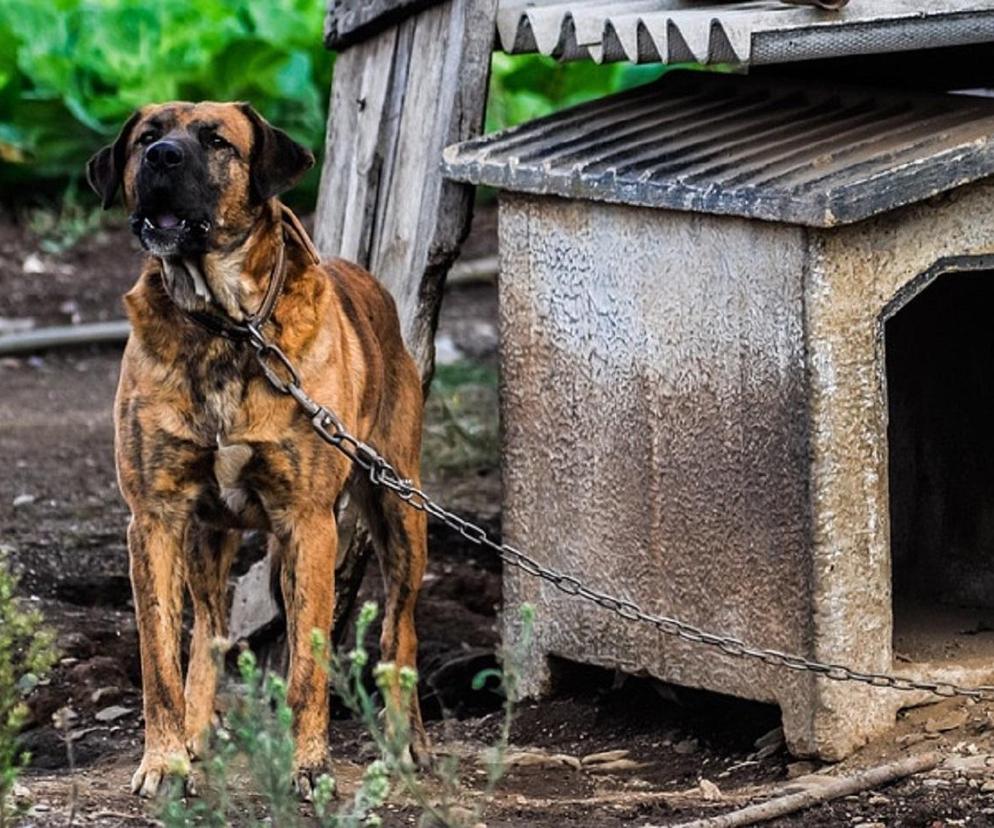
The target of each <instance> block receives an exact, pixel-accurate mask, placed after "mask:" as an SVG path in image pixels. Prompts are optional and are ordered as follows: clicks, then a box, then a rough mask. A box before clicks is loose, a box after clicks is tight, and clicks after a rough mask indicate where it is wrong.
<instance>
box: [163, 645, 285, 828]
mask: <svg viewBox="0 0 994 828" xmlns="http://www.w3.org/2000/svg"><path fill="white" fill-rule="evenodd" d="M238 671H239V674H240V676H241V680H242V687H241V693H240V694H239V696H238V699H237V701H236V703H235V704H234V705H233V706H232V708H231V709H230V710H229V711H228V713H227V714H226V715H225V720H224V726H223V727H222V728H219V729H218V730H217V731H215V733H214V739H213V743H212V747H211V751H210V754H209V755H208V756H207V758H206V759H205V761H204V762H203V763H202V772H203V785H202V792H201V795H200V796H199V797H198V798H195V799H191V800H189V801H186V800H184V799H183V787H184V782H183V780H182V779H181V778H179V777H180V776H181V774H177V775H176V776H175V777H174V778H173V779H172V780H171V781H170V786H169V788H168V791H167V794H166V797H165V801H164V804H163V807H162V811H161V813H160V814H159V818H160V819H161V820H162V823H163V825H164V826H165V828H193V826H206V828H225V826H227V825H230V824H231V823H230V821H229V820H230V816H231V810H232V808H233V806H234V796H233V793H232V790H231V788H232V781H233V778H234V776H235V774H236V771H237V770H238V769H242V768H244V770H245V771H247V775H248V778H249V780H250V781H251V785H252V790H253V793H255V794H256V795H258V796H259V797H261V798H262V800H263V802H264V804H265V807H266V810H267V812H268V814H269V818H270V820H271V821H270V822H269V823H268V824H272V825H286V826H292V825H295V824H296V820H297V801H296V794H295V793H294V790H293V751H294V741H293V712H292V711H291V710H290V707H289V705H288V704H287V701H286V683H285V682H284V681H283V679H281V678H279V677H278V676H275V675H272V674H270V673H263V671H262V670H261V669H260V668H259V666H258V664H257V663H256V660H255V657H254V656H253V655H252V653H251V652H250V651H248V650H246V651H244V652H242V653H241V654H240V655H239V656H238ZM249 824H253V825H262V824H266V823H261V822H253V823H249Z"/></svg>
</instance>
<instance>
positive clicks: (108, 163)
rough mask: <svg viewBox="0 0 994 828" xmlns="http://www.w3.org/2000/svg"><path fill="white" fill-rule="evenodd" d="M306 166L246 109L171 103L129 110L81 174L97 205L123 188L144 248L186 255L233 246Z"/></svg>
mask: <svg viewBox="0 0 994 828" xmlns="http://www.w3.org/2000/svg"><path fill="white" fill-rule="evenodd" d="M313 163H314V156H313V155H311V153H310V151H309V150H307V149H305V148H304V147H302V146H301V145H300V144H298V143H296V142H295V141H294V140H293V139H292V138H290V136H289V135H287V134H286V133H285V132H283V131H282V130H280V129H277V128H276V127H274V126H272V125H271V124H270V123H268V122H267V121H266V120H265V119H264V118H263V117H262V116H261V115H259V114H258V113H257V112H256V111H255V110H254V109H253V108H252V107H251V106H249V105H248V104H245V103H214V102H209V101H208V102H203V103H196V104H194V103H186V102H174V103H166V104H159V105H155V106H147V107H143V108H142V109H140V110H138V111H137V112H135V113H134V115H132V116H131V117H130V118H129V119H128V121H127V123H126V124H125V125H124V127H123V128H122V129H121V133H120V135H118V136H117V139H116V140H115V141H114V143H113V144H110V145H108V146H106V147H104V148H103V149H102V150H100V151H99V152H98V153H97V154H96V155H94V156H93V157H92V158H91V159H90V161H89V163H88V164H87V167H86V175H87V179H88V180H89V182H90V186H92V187H93V189H94V190H96V192H97V194H98V195H99V196H100V197H101V199H102V200H103V206H104V207H105V208H107V207H110V205H111V204H113V202H114V198H115V196H116V194H117V191H118V189H119V188H120V189H123V192H124V204H125V206H126V207H127V208H128V210H129V211H131V226H132V229H133V230H134V231H135V233H136V234H137V235H138V238H139V239H141V243H142V245H143V246H144V247H145V249H146V250H148V251H149V252H150V253H152V254H154V255H156V256H161V257H170V256H186V257H189V256H196V255H199V254H203V253H206V252H209V251H211V250H217V249H225V248H228V247H231V246H233V245H237V244H238V243H239V242H240V241H241V240H242V239H244V238H245V236H246V235H247V234H248V232H249V231H250V229H251V227H252V226H253V224H254V222H255V220H256V219H257V217H258V216H259V214H260V212H261V210H262V207H263V204H264V203H265V202H266V201H267V200H268V199H270V198H273V197H274V196H277V195H279V194H280V193H282V192H284V191H285V190H288V189H289V188H290V187H291V186H293V184H294V183H295V182H296V181H297V179H298V178H299V177H300V176H301V175H302V174H303V173H304V172H305V171H306V170H307V169H308V168H310V167H311V165H312V164H313Z"/></svg>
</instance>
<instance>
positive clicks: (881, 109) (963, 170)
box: [444, 72, 994, 227]
mask: <svg viewBox="0 0 994 828" xmlns="http://www.w3.org/2000/svg"><path fill="white" fill-rule="evenodd" d="M992 136H994V100H991V99H989V98H980V97H968V96H963V95H915V94H908V93H902V92H895V91H893V90H889V91H882V90H872V89H871V90H867V89H861V88H855V87H854V88H832V87H815V86H813V85H811V84H802V83H798V82H786V81H771V80H768V79H759V78H754V77H742V76H733V75H720V74H715V73H705V72H671V73H669V74H668V75H666V76H665V77H664V78H662V79H661V80H660V81H657V82H656V83H652V84H648V85H646V86H641V87H638V88H636V89H633V90H630V91H628V92H625V93H622V94H620V95H613V96H611V97H608V98H602V99H600V100H598V101H594V102H591V103H588V104H584V105H582V106H579V107H575V108H573V109H570V110H567V111H564V112H561V113H558V114H556V115H552V116H550V117H548V118H543V119H540V120H537V121H532V122H531V123H528V124H525V125H524V126H521V127H516V128H514V129H510V130H506V131H504V132H501V133H497V134H495V135H489V136H485V137H483V138H478V139H476V140H473V141H468V142H466V143H463V144H458V145H455V146H452V147H449V148H448V149H447V150H446V151H445V156H444V163H445V171H446V174H447V175H448V176H449V177H450V178H453V179H455V180H457V181H466V182H470V183H473V184H487V185H490V186H493V187H498V188H501V189H506V190H512V191H517V192H526V193H541V194H552V195H560V196H565V197H570V198H584V199H592V200H595V201H597V200H599V201H610V202H620V203H624V204H636V205H643V206H649V207H665V208H670V209H678V210H692V211H698V212H708V213H722V214H730V215H739V216H748V217H750V218H759V219H766V220H771V221H784V222H790V223H796V224H805V225H810V226H816V227H829V226H833V225H836V224H845V223H849V222H854V221H859V220H861V219H864V218H867V217H869V216H871V215H874V214H876V213H881V212H884V211H886V210H891V209H893V208H895V207H898V206H901V205H903V204H909V203H912V202H915V201H920V200H922V199H925V198H928V197H930V196H932V195H934V194H936V193H939V192H942V191H944V190H948V189H951V188H953V187H956V186H959V185H962V184H965V183H967V182H969V181H973V180H976V179H980V178H983V177H986V176H989V175H992V174H994V141H992Z"/></svg>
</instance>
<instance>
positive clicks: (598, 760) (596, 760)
mask: <svg viewBox="0 0 994 828" xmlns="http://www.w3.org/2000/svg"><path fill="white" fill-rule="evenodd" d="M626 756H628V751H627V750H604V751H601V752H600V753H588V754H587V755H586V756H584V757H583V758H582V759H581V760H580V763H581V764H583V765H603V764H604V763H605V762H615V761H617V760H618V759H624V758H625V757H626Z"/></svg>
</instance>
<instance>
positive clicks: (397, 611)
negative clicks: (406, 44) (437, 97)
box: [90, 103, 427, 796]
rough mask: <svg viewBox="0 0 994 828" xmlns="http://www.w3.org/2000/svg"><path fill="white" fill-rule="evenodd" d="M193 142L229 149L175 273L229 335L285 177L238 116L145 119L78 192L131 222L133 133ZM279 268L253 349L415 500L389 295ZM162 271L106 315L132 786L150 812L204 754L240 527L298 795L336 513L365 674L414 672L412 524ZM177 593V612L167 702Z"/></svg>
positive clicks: (363, 275)
mask: <svg viewBox="0 0 994 828" xmlns="http://www.w3.org/2000/svg"><path fill="white" fill-rule="evenodd" d="M205 123H208V124H211V125H213V126H212V128H213V129H215V131H216V132H217V133H218V134H220V135H222V136H223V138H224V139H225V140H226V141H227V142H228V143H229V144H230V148H226V149H224V152H213V151H210V150H208V149H205V150H204V157H205V159H206V160H205V162H204V163H205V164H206V170H207V180H206V182H205V187H206V190H205V193H206V194H202V195H201V198H200V203H201V204H203V205H204V206H205V207H206V208H208V211H209V215H210V218H211V221H212V229H211V236H210V238H209V240H208V243H207V245H206V247H205V250H204V252H203V253H202V255H200V256H199V257H196V261H195V262H194V265H196V266H198V267H199V268H200V270H201V272H202V273H203V275H204V278H205V279H206V281H207V283H208V284H209V285H210V288H211V294H212V298H213V300H214V303H215V304H214V305H213V306H211V307H210V308H209V309H210V311H211V312H214V313H217V312H219V309H220V308H224V310H225V311H226V312H228V313H229V315H231V316H234V317H236V318H239V317H241V318H244V316H245V315H247V314H249V313H251V312H252V311H253V310H255V309H256V308H257V307H258V306H259V304H260V302H261V301H262V297H263V295H264V292H265V289H266V287H267V284H268V280H269V278H270V270H271V268H272V266H273V262H274V261H275V257H276V249H277V245H278V244H279V240H280V238H281V234H282V227H281V212H280V211H281V209H282V207H281V205H280V204H279V202H278V201H277V200H276V199H275V198H272V197H268V196H269V194H270V192H272V191H273V190H276V191H279V190H280V189H281V188H285V187H286V186H288V182H292V180H293V178H295V177H296V176H297V175H299V174H300V172H302V169H295V168H292V167H293V165H292V164H291V165H288V162H287V161H286V157H285V153H283V155H282V156H281V157H276V158H273V157H272V155H273V153H272V152H271V151H270V150H271V148H272V145H273V142H274V140H275V139H276V138H282V139H283V140H286V136H284V135H282V134H278V131H274V130H273V129H272V128H271V127H269V125H268V124H266V123H265V122H264V121H262V120H261V118H259V116H258V115H256V114H255V113H254V112H252V111H251V110H250V109H249V108H247V107H246V106H245V105H238V104H216V103H201V104H196V105H194V104H185V103H175V104H166V105H162V106H155V107H147V108H145V109H143V110H140V111H139V112H138V113H136V115H135V116H134V117H133V118H132V119H131V120H130V121H129V122H128V124H127V125H126V127H125V129H124V130H123V131H122V134H121V135H120V136H119V138H118V140H117V142H116V143H115V144H114V145H112V146H111V147H108V148H106V149H105V150H103V151H102V153H101V154H98V155H97V156H95V157H94V159H93V161H92V162H91V166H90V178H91V182H92V183H93V184H94V186H95V188H97V189H98V191H99V192H101V193H102V194H103V195H104V197H105V201H107V200H108V196H107V191H108V189H109V188H112V187H113V188H114V189H115V190H116V188H117V186H118V185H122V186H123V191H124V200H125V203H126V205H127V206H128V208H129V209H132V210H134V209H136V205H137V204H138V201H139V200H140V195H141V194H140V193H139V192H137V184H136V182H137V180H138V176H139V171H140V169H141V165H142V163H143V154H144V150H145V147H144V146H142V145H141V144H140V143H139V137H140V136H142V135H143V134H147V130H148V129H149V125H153V127H152V128H154V129H155V130H156V134H163V135H167V136H169V135H180V136H183V135H189V134H191V133H193V134H195V133H196V131H197V130H201V129H202V128H203V124H205ZM260 143H262V144H266V145H267V147H269V149H266V148H260ZM298 149H299V148H298ZM305 155H306V154H305ZM281 164H282V165H283V167H285V169H281ZM296 166H297V167H300V166H304V167H306V164H300V163H298V164H297V165H296ZM260 182H261V183H260ZM260 190H261V192H259V191H260ZM113 196H114V191H113V190H111V191H110V199H113ZM286 255H287V277H286V285H285V288H284V291H283V293H282V295H281V296H280V299H279V302H278V303H277V305H276V309H275V312H274V314H273V317H272V321H271V323H270V324H269V325H268V326H267V328H266V331H267V333H268V335H269V336H270V337H271V338H272V339H273V340H274V341H275V342H276V343H277V344H278V345H279V347H280V348H282V349H283V351H284V352H285V353H286V354H287V356H288V357H289V358H290V359H291V360H292V361H293V363H294V364H295V365H296V366H297V367H298V369H299V371H300V376H301V380H302V384H303V386H304V388H306V389H307V392H308V393H309V394H310V395H311V396H312V397H313V398H314V399H315V400H317V401H318V402H320V403H322V404H324V405H326V406H328V407H329V408H330V409H332V410H334V411H335V412H336V413H337V414H338V415H339V416H340V417H341V419H342V420H343V422H344V423H345V424H346V425H347V426H348V428H349V429H350V430H351V431H352V432H353V433H355V434H357V435H358V436H359V437H360V438H361V439H363V440H366V441H368V442H369V443H370V444H372V445H373V446H375V447H377V449H379V450H380V451H381V452H382V453H383V454H384V455H385V456H387V457H389V458H390V460H391V462H392V463H394V464H395V465H396V467H397V468H398V470H399V472H400V473H401V474H402V475H403V476H405V477H408V478H410V479H411V480H413V481H414V482H415V483H417V482H418V479H419V463H420V450H421V449H420V442H421V418H422V394H421V385H420V378H419V375H418V371H417V369H416V367H415V364H414V362H413V360H412V359H411V357H410V355H409V354H408V352H407V351H406V349H405V347H404V343H403V341H402V339H401V334H400V327H399V323H398V320H397V314H396V310H395V307H394V303H393V301H392V299H391V297H390V295H389V294H388V293H387V291H386V290H385V289H384V288H383V287H382V286H381V285H380V284H379V283H378V282H377V281H376V280H375V279H374V278H373V277H372V276H371V275H370V274H369V273H367V272H366V271H364V270H362V269H361V268H359V267H357V266H355V265H353V264H349V263H348V262H345V261H341V260H337V261H331V262H328V263H326V264H324V265H321V266H318V265H315V264H314V263H313V261H312V259H310V258H309V256H308V253H307V252H306V251H305V250H303V249H301V248H300V247H298V246H296V245H294V244H292V243H290V242H288V243H287V250H286ZM169 266H170V263H169V262H164V261H163V259H160V258H156V257H150V258H149V259H148V261H147V262H146V264H145V267H144V270H143V272H142V274H141V276H140V278H139V279H138V282H137V284H136V285H135V287H134V288H133V289H132V290H131V291H130V292H129V293H128V294H127V296H126V297H125V305H126V308H127V313H128V317H129V318H130V320H131V324H132V335H131V338H130V339H129V341H128V345H127V347H126V349H125V353H124V359H123V363H122V366H121V378H120V384H119V387H118V392H117V400H116V406H115V425H116V454H117V468H118V480H119V484H120V487H121V491H122V492H123V494H124V497H125V499H126V500H127V503H128V505H129V506H130V508H131V512H132V518H131V523H130V526H129V528H128V548H129V552H130V558H131V580H132V586H133V589H134V599H135V610H136V615H137V620H138V629H139V637H140V646H141V664H142V687H143V693H144V710H145V753H144V757H143V758H142V761H141V765H140V767H139V768H138V770H137V772H136V773H135V775H134V778H133V781H132V787H133V789H134V790H135V791H136V792H140V793H142V794H143V795H145V796H151V795H153V794H154V793H155V792H156V790H157V789H158V787H159V785H160V782H161V781H162V779H163V778H164V776H165V775H166V774H167V772H169V771H171V770H172V769H174V768H176V767H186V766H187V765H188V762H189V759H190V758H195V757H196V756H197V755H198V754H200V753H201V752H202V750H203V746H204V742H203V740H204V736H205V733H206V732H207V730H208V728H209V725H210V724H211V721H212V718H213V711H214V695H215V687H216V683H217V675H216V670H215V661H214V659H213V657H212V654H211V650H212V647H213V642H214V641H215V639H218V638H223V637H225V636H226V634H227V629H226V624H227V618H226V615H227V607H226V602H225V589H226V583H227V579H228V572H229V567H230V565H231V563H232V559H233V557H234V555H235V553H236V551H237V548H238V544H239V533H240V531H241V530H242V529H244V528H257V529H263V530H265V531H267V532H268V533H269V538H270V541H269V554H270V555H272V556H273V557H274V559H275V562H276V563H277V564H278V565H279V567H280V572H281V585H282V592H283V598H284V601H285V605H286V616H287V625H288V639H289V643H290V667H289V676H288V695H289V703H290V706H291V707H292V709H293V712H294V727H295V735H296V745H297V748H296V750H297V755H296V761H297V766H298V768H299V771H298V783H299V784H301V785H302V786H304V787H305V789H306V786H307V784H308V782H309V781H310V779H311V776H312V774H313V773H314V772H315V771H316V770H318V769H320V768H322V767H323V766H324V765H325V763H326V758H327V756H326V754H327V730H328V698H327V676H326V674H325V672H324V670H323V669H322V667H321V666H320V664H319V663H318V662H317V661H316V659H315V657H314V655H313V653H312V648H311V634H312V631H313V630H320V631H321V632H323V633H326V634H327V633H328V632H329V630H330V627H331V623H332V611H333V606H334V599H335V585H334V573H335V562H336V553H337V543H338V536H337V530H336V523H335V512H334V510H335V506H336V502H337V501H338V499H339V497H340V496H341V495H342V494H343V492H348V493H349V496H350V497H351V498H352V499H353V500H354V501H356V502H358V504H359V505H360V508H361V510H362V512H363V514H364V518H365V521H366V523H367V524H368V526H369V529H370V531H371V535H372V537H373V539H374V543H375V545H376V547H377V550H378V553H379V555H380V556H381V559H382V563H383V566H382V569H383V572H384V577H385V579H386V584H387V599H386V614H385V618H384V624H383V636H382V651H383V658H384V659H385V660H391V661H395V662H396V663H397V664H398V665H401V666H403V665H408V666H411V667H413V666H414V664H415V655H416V650H417V637H416V633H415V628H414V604H415V600H416V598H417V594H418V590H419V587H420V585H421V579H422V576H423V574H424V569H425V560H426V525H425V517H424V515H423V514H421V513H419V512H416V511H413V510H411V509H407V508H405V507H404V506H403V504H402V503H401V502H400V501H399V500H397V499H396V498H391V497H390V496H389V495H387V496H382V495H381V493H380V492H377V491H373V490H372V489H371V487H370V486H369V485H368V484H367V482H366V481H365V479H364V478H362V477H358V476H356V475H354V474H353V473H352V469H351V467H350V464H349V463H348V461H347V460H346V459H345V458H344V457H343V456H341V455H340V454H338V453H337V452H335V451H333V450H332V449H330V448H329V447H328V446H326V445H325V444H323V443H322V442H321V441H320V440H319V439H318V438H317V437H316V436H315V434H314V433H313V431H312V429H311V427H310V423H309V421H308V419H307V417H306V416H303V415H302V414H301V412H300V411H299V410H298V408H297V407H296V405H295V403H294V402H293V400H292V399H290V398H289V397H286V396H281V395H280V394H278V393H276V392H274V391H273V389H272V388H271V387H270V386H269V385H268V384H267V382H266V381H265V379H264V378H263V376H262V375H261V373H260V371H259V369H258V367H257V366H256V365H255V363H254V361H253V360H252V359H251V358H250V355H249V349H248V348H247V347H246V346H244V345H239V344H237V343H232V342H230V341H228V340H226V339H223V338H219V337H216V336H214V335H212V334H210V333H208V332H207V331H206V330H204V329H203V328H201V327H200V326H198V325H197V324H195V323H194V322H192V321H191V320H190V318H189V317H188V316H187V315H186V314H185V313H184V312H183V309H185V310H194V309H197V308H196V307H195V302H196V300H193V299H191V298H190V296H189V295H186V294H182V293H181V292H179V291H176V290H173V291H171V290H170V282H169V280H167V278H166V277H165V271H166V268H168V267H169ZM184 303H187V304H190V303H193V305H192V306H184ZM181 306H184V307H183V309H181ZM184 587H185V590H186V592H188V593H189V595H190V598H191V601H192V604H193V611H194V626H193V633H192V641H191V645H190V657H189V664H188V667H187V673H186V681H185V687H184V681H183V675H182V670H181V664H180V631H181V630H180V628H181V615H182V609H183V601H184ZM411 717H412V725H413V732H414V733H415V734H416V739H415V746H414V747H415V753H416V757H417V758H419V759H424V758H425V757H426V751H427V743H426V740H425V737H424V730H423V728H422V726H421V719H420V713H419V711H418V708H417V704H416V703H415V704H414V705H413V709H412V710H411Z"/></svg>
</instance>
